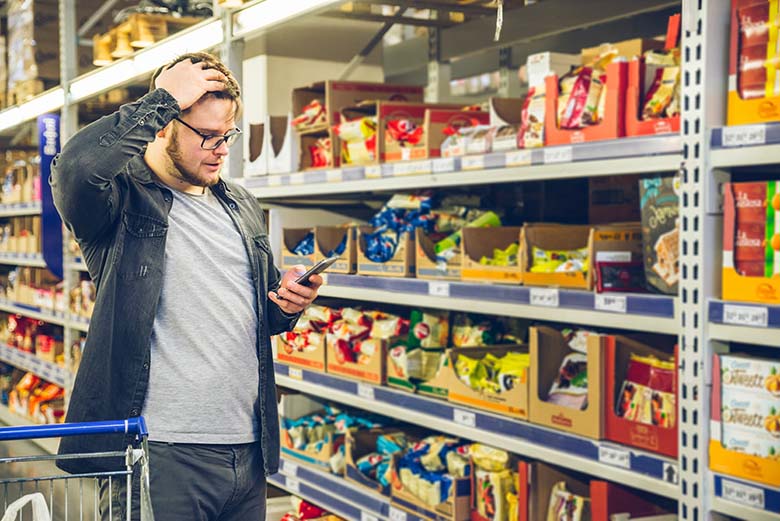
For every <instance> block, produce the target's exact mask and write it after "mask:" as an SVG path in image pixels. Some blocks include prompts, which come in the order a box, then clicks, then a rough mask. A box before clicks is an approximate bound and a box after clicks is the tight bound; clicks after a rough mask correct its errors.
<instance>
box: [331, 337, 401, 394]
mask: <svg viewBox="0 0 780 521" xmlns="http://www.w3.org/2000/svg"><path fill="white" fill-rule="evenodd" d="M397 341H398V339H390V340H384V339H378V338H376V339H367V340H363V343H366V342H370V343H371V344H372V348H373V353H372V354H371V356H369V357H368V359H367V360H364V361H363V362H362V363H361V362H359V361H358V362H351V361H349V360H345V359H344V357H343V356H342V355H341V353H340V352H339V351H338V350H337V348H336V338H335V337H334V336H333V335H332V334H330V333H329V334H328V335H327V340H326V346H327V354H326V359H325V368H326V369H325V372H327V373H331V374H336V375H339V376H344V377H346V378H351V379H353V380H362V381H364V382H368V383H372V384H375V385H384V384H385V382H386V381H387V350H388V346H390V345H393V344H395V343H396V342H397Z"/></svg>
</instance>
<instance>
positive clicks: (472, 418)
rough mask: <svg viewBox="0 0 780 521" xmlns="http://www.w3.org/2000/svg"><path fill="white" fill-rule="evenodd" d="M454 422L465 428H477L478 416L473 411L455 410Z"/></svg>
mask: <svg viewBox="0 0 780 521" xmlns="http://www.w3.org/2000/svg"><path fill="white" fill-rule="evenodd" d="M452 421H454V422H455V423H457V424H458V425H463V426H464V427H476V426H477V415H476V414H474V413H473V412H471V411H464V410H463V409H453V410H452Z"/></svg>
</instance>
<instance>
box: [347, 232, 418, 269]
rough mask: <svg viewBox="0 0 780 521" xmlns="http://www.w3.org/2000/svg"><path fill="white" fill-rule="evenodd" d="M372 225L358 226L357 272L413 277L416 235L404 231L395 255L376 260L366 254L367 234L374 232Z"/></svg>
mask: <svg viewBox="0 0 780 521" xmlns="http://www.w3.org/2000/svg"><path fill="white" fill-rule="evenodd" d="M373 231H374V228H372V227H370V226H360V227H358V252H357V264H358V266H357V272H358V274H359V275H380V276H383V277H413V276H414V273H415V265H414V262H415V255H414V253H415V251H414V247H415V245H414V242H415V241H414V236H413V235H411V234H409V233H403V234H402V235H401V237H400V238H399V240H398V248H396V251H395V255H394V256H393V258H392V259H390V260H389V261H387V262H374V261H372V260H369V258H368V257H366V255H365V251H366V242H365V234H366V233H370V232H373Z"/></svg>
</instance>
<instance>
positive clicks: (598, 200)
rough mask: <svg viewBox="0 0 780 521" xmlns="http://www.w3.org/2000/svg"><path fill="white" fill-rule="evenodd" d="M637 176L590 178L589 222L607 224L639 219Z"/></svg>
mask: <svg viewBox="0 0 780 521" xmlns="http://www.w3.org/2000/svg"><path fill="white" fill-rule="evenodd" d="M640 218H641V213H640V211H639V183H638V178H637V176H624V175H619V176H598V177H591V178H589V179H588V222H589V223H590V224H605V223H615V222H627V221H639V220H640Z"/></svg>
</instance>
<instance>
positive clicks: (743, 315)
mask: <svg viewBox="0 0 780 521" xmlns="http://www.w3.org/2000/svg"><path fill="white" fill-rule="evenodd" d="M723 323H724V324H733V325H735V326H752V327H767V326H768V325H769V309H768V308H766V307H763V306H759V307H754V306H737V305H735V304H724V305H723Z"/></svg>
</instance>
